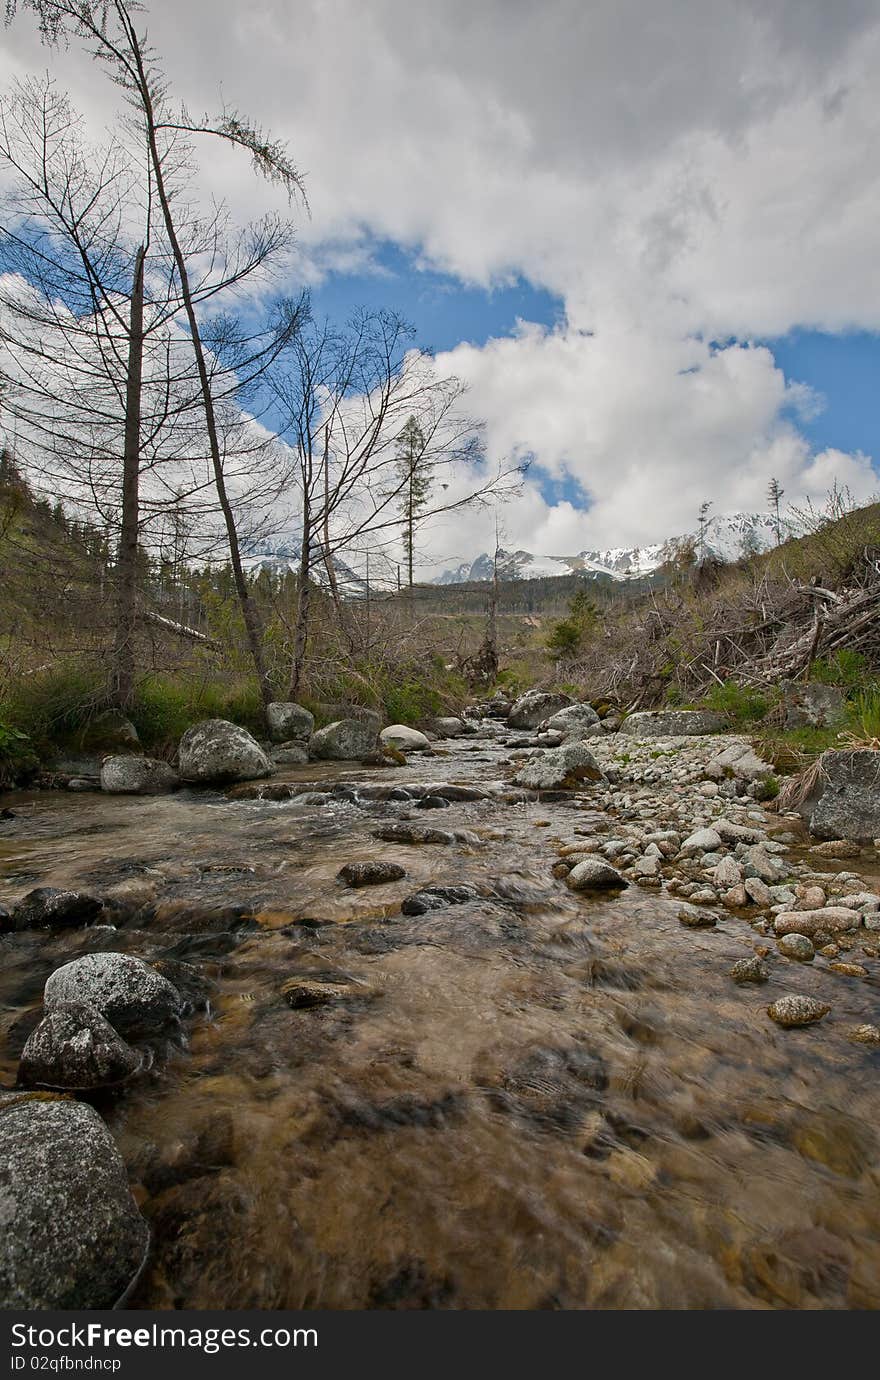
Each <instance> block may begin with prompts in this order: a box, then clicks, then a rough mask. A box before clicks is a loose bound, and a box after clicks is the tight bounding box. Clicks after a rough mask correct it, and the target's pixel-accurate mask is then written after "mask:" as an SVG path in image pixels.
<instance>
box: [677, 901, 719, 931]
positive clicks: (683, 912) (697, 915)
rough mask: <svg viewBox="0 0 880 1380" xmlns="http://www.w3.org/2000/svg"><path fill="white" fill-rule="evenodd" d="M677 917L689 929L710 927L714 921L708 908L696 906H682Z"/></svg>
mask: <svg viewBox="0 0 880 1380" xmlns="http://www.w3.org/2000/svg"><path fill="white" fill-rule="evenodd" d="M678 919H679V922H680V923H681V924H682V925H684V926H686V928H687V929H689V930H701V929H711V928H712V926H713V925H714V924H715V923H716V921H715V916H714V915H713V914H712V912H711V911H710V910H698V909H697V907H696V906H682V907H681V909H680V910H679V912H678Z"/></svg>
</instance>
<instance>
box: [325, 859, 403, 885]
mask: <svg viewBox="0 0 880 1380" xmlns="http://www.w3.org/2000/svg"><path fill="white" fill-rule="evenodd" d="M336 875H337V877H338V878H339V880H340V881H342V882H346V883H347V884H348V886H381V884H382V883H383V882H399V881H400V879H401V877H405V876H406V868H405V867H401V866H400V863H393V862H352V863H346V864H345V866H344V867H341V868H340V869H339V871H338V872H337V874H336Z"/></svg>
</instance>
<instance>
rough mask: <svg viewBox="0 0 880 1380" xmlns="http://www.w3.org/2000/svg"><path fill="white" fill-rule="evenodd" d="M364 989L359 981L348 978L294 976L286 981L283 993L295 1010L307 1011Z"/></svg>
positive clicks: (355, 994) (356, 993)
mask: <svg viewBox="0 0 880 1380" xmlns="http://www.w3.org/2000/svg"><path fill="white" fill-rule="evenodd" d="M362 990H363V989H362V988H361V986H360V984H359V983H356V982H352V981H350V980H349V979H347V978H329V977H328V978H322V977H292V978H288V980H287V982H285V983H284V985H283V987H282V988H281V995H282V996H283V997H284V1000H285V1001H286V1002H287V1005H288V1006H290V1007H292V1008H293V1010H294V1011H306V1010H309V1009H310V1008H311V1007H314V1006H328V1005H330V1003H331V1002H336V1001H342V1000H343V999H344V998H345V997H351V996H357V995H358V994H359V993H361V992H362Z"/></svg>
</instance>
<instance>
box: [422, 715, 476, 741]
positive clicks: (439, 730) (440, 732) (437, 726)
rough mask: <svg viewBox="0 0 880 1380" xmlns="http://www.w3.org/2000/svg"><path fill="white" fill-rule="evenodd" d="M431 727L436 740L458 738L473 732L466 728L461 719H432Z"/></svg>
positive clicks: (450, 717) (449, 717)
mask: <svg viewBox="0 0 880 1380" xmlns="http://www.w3.org/2000/svg"><path fill="white" fill-rule="evenodd" d="M431 727H432V728H433V730H434V732H435V733H436V734H437V737H438V738H460V737H461V735H462V734H463V733H469V732H470V733H472V732H473V729H471V728H468V726H467V725H466V724H464V723H463V722H462V720H461V719H456V718H453V717H452V716H448V717H445V718H440V719H432V721H431Z"/></svg>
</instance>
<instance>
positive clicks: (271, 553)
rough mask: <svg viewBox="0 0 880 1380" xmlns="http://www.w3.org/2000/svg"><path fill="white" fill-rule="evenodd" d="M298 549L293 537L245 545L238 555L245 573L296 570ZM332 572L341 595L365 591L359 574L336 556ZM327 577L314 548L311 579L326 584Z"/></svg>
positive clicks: (297, 567) (365, 583)
mask: <svg viewBox="0 0 880 1380" xmlns="http://www.w3.org/2000/svg"><path fill="white" fill-rule="evenodd" d="M301 549H302V548H301V546H300V543H299V542H298V541H297V540H296V538H295V537H289V536H279V537H275V538H272V537H269V538H266V539H265V540H263V541H254V542H251V543H249V544H248V545H247V546H245V547H244V548H243V549H242V553H241V563H242V565H243V566H244V568H245V570H248V571H252V572H253V571H256V570H271V571H280V572H284V571H286V570H299V560H300V552H301ZM333 569H334V571H335V572H336V580H337V583H338V585H339V589H340V591H341V593H342V594H347V595H351V596H356V595H358V594H363V593H365V592H366V588H367V582H366V580H365V579H364V578H363V577H362V576H360V575H358V573H357V571H355V570H352V568H351V566H349V565H346V563H345V561H341V560H340V559H339V557H338V556H334V557H333ZM326 574H327V572H326V569H325V566H324V559H323V556H322V552H321V548H320V547H317V548H313V550H312V580H313V581H315V582H316V583H317V584H326V583H327V578H326Z"/></svg>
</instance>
